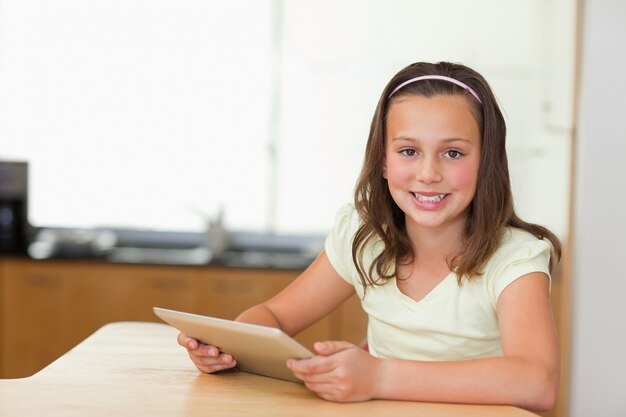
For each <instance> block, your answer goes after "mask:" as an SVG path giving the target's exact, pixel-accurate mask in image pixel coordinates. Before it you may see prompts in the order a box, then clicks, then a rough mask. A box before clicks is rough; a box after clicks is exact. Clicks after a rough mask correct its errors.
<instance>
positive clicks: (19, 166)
mask: <svg viewBox="0 0 626 417" xmlns="http://www.w3.org/2000/svg"><path fill="white" fill-rule="evenodd" d="M28 231H29V224H28V164H27V163H26V162H9V161H0V254H18V253H19V254H21V253H26V249H27V245H28V233H29V232H28Z"/></svg>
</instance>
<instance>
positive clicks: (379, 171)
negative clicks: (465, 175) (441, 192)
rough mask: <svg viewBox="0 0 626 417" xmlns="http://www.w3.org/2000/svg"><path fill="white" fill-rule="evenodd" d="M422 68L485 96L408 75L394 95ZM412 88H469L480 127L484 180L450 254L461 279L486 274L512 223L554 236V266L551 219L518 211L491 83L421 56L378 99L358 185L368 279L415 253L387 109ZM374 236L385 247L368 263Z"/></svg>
mask: <svg viewBox="0 0 626 417" xmlns="http://www.w3.org/2000/svg"><path fill="white" fill-rule="evenodd" d="M422 75H443V76H447V77H451V78H454V79H456V80H458V81H461V82H462V83H464V84H466V85H468V86H469V87H470V88H471V89H472V90H474V91H475V92H476V93H477V95H478V97H480V100H481V102H482V104H481V102H479V101H478V100H476V98H474V97H473V96H471V95H470V93H469V92H468V91H467V90H465V89H464V88H462V87H459V86H457V85H455V84H453V83H450V82H447V81H442V80H436V79H429V80H422V81H419V82H414V83H410V84H408V85H406V86H404V87H402V88H400V89H399V90H398V91H397V92H396V93H394V95H393V97H392V98H390V97H389V95H390V93H391V92H392V91H393V90H394V89H395V88H396V87H397V86H399V85H400V84H402V83H403V82H405V81H407V80H409V79H411V78H414V77H419V76H422ZM410 94H419V95H423V96H426V97H431V96H436V95H455V94H459V95H465V96H466V97H467V102H468V103H469V105H470V106H471V108H472V111H473V114H474V117H475V118H476V121H477V123H478V127H479V130H480V132H481V155H480V166H479V171H478V183H477V186H476V193H475V195H474V198H473V199H472V202H471V203H470V205H469V207H468V217H467V223H466V225H465V231H464V236H463V239H464V241H463V249H462V252H460V253H458V254H456V255H455V256H454V257H453V258H452V259H449V260H448V263H449V266H450V268H451V269H454V270H455V272H456V274H457V277H458V283H459V285H460V284H461V283H462V280H463V277H466V279H468V280H472V279H473V278H475V277H476V276H479V275H481V274H482V268H483V267H484V265H485V263H486V262H487V260H488V259H489V258H490V257H491V256H492V255H493V253H494V252H495V251H496V249H497V248H498V246H499V244H500V238H501V235H502V231H503V230H504V228H505V227H507V226H510V227H515V228H519V229H523V230H526V231H528V232H530V233H532V234H533V235H534V236H536V237H537V238H538V239H548V240H549V241H550V242H551V243H552V248H553V256H551V258H550V268H552V266H553V263H554V262H553V258H554V257H555V256H556V258H557V260H558V259H560V257H561V245H560V243H559V240H558V238H557V237H556V236H555V235H554V234H553V233H552V232H550V231H549V230H548V229H546V228H545V227H543V226H540V225H536V224H532V223H527V222H525V221H523V220H522V219H520V218H519V217H518V216H517V214H516V213H515V209H514V207H513V196H512V193H511V183H510V179H509V168H508V161H507V156H506V148H505V139H506V125H505V122H504V118H503V117H502V112H501V111H500V108H499V106H498V103H497V100H496V98H495V96H494V94H493V92H492V91H491V88H490V87H489V84H487V81H486V80H485V79H484V78H483V77H482V76H481V75H480V74H478V73H477V72H476V71H474V70H472V69H471V68H468V67H466V66H464V65H460V64H453V63H449V62H439V63H436V64H432V63H425V62H418V63H415V64H412V65H409V66H408V67H406V68H404V69H402V70H401V71H400V72H398V73H397V74H396V75H395V76H394V77H393V78H392V79H391V80H390V81H389V83H388V84H387V86H386V87H385V89H384V90H383V92H382V95H381V97H380V100H379V101H378V105H377V106H376V111H375V113H374V118H373V120H372V125H371V127H370V133H369V138H368V141H367V147H366V149H365V160H364V162H363V168H362V170H361V174H360V176H359V179H358V181H357V184H356V187H355V193H354V203H355V207H356V209H357V212H358V213H359V216H360V218H361V226H360V227H359V228H358V230H357V232H356V234H355V236H354V240H353V244H352V259H353V261H354V263H355V265H356V268H357V271H358V273H359V277H360V280H361V283H362V284H363V285H364V286H367V285H368V284H369V285H377V284H383V283H384V282H386V281H387V280H388V279H390V278H392V277H393V276H394V275H395V268H394V266H395V263H396V262H397V261H402V262H407V263H410V262H412V261H413V259H414V253H413V251H412V249H411V244H410V241H409V237H408V234H407V231H406V225H405V216H404V212H402V210H401V209H400V208H399V207H398V206H397V205H396V203H395V202H394V200H393V198H392V197H391V194H390V193H389V189H388V186H387V181H386V180H385V179H384V178H383V162H384V159H385V141H386V138H385V131H386V129H385V127H386V122H387V112H388V110H389V106H390V103H391V102H392V101H393V100H394V99H396V98H397V97H402V96H406V95H410ZM376 238H378V239H380V240H381V241H382V243H383V244H384V250H383V251H382V252H381V253H380V254H379V255H378V256H377V257H376V258H374V261H373V262H372V264H371V265H370V266H369V268H367V270H366V267H365V265H364V261H363V253H364V251H365V250H366V247H367V246H368V243H370V242H371V241H372V240H374V239H376ZM375 276H376V277H377V278H374V277H375Z"/></svg>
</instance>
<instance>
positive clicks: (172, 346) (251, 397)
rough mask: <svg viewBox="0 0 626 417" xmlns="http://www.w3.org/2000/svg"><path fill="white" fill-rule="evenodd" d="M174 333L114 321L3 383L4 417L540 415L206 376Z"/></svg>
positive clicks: (241, 376)
mask: <svg viewBox="0 0 626 417" xmlns="http://www.w3.org/2000/svg"><path fill="white" fill-rule="evenodd" d="M176 335H177V331H176V330H175V329H173V328H171V327H169V326H166V325H164V324H156V323H143V322H119V323H112V324H108V325H106V326H104V327H102V328H100V329H99V330H98V331H97V332H96V333H94V334H93V335H91V336H90V337H88V338H87V339H86V340H85V341H83V342H82V343H81V344H79V345H78V346H76V347H75V348H74V349H72V350H71V351H69V352H68V353H66V354H65V355H64V356H62V357H61V358H59V359H58V360H57V361H55V362H54V363H52V364H51V365H50V366H48V367H47V368H45V369H43V370H42V371H40V372H38V373H37V374H35V375H33V376H32V377H29V378H24V379H14V380H0V416H2V417H5V416H7V417H8V416H11V417H15V416H19V417H30V416H37V417H41V416H45V417H53V416H63V417H68V416H81V417H83V416H107V417H108V416H120V415H122V416H133V417H139V416H168V417H170V416H196V415H197V416H201V415H202V416H245V417H249V416H272V417H280V416H289V417H292V416H315V417H320V416H333V415H336V416H346V417H350V416H358V417H363V416H368V417H376V416H384V417H389V416H393V417H402V416H412V417H419V416H429V417H443V416H463V417H490V416H494V417H496V416H497V417H518V416H519V417H522V416H526V417H530V416H535V414H533V413H530V412H528V411H525V410H521V409H518V408H515V407H500V406H474V405H452V404H429V403H417V402H402V401H369V402H363V403H352V404H337V403H332V402H328V401H325V400H322V399H320V398H318V397H316V396H315V395H314V394H312V393H311V392H309V391H308V390H307V389H306V388H305V387H304V386H302V385H299V384H294V383H291V382H285V381H280V380H275V379H271V378H265V377H261V376H257V375H251V374H247V373H244V372H237V371H235V372H229V373H225V374H221V375H205V374H201V373H199V372H198V371H197V370H196V369H195V367H194V366H193V365H192V363H191V361H190V360H189V359H188V357H187V354H186V352H185V351H184V349H183V348H181V347H180V346H178V345H177V343H176ZM41 343H42V344H45V343H46V341H45V340H41Z"/></svg>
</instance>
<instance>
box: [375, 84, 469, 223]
mask: <svg viewBox="0 0 626 417" xmlns="http://www.w3.org/2000/svg"><path fill="white" fill-rule="evenodd" d="M467 100H468V99H467V98H466V97H464V96H461V95H438V96H433V97H425V96H421V95H417V94H412V95H407V96H401V97H398V98H396V99H394V101H393V102H392V104H391V106H390V108H389V111H388V114H387V126H386V143H385V160H384V166H383V177H384V178H386V179H387V184H388V186H389V191H390V193H391V196H392V197H393V199H394V201H395V202H396V204H397V205H398V207H400V209H402V211H403V212H404V213H405V217H406V225H407V230H409V231H411V230H420V229H422V230H423V229H424V228H438V229H440V228H442V227H448V226H452V225H455V226H456V227H459V228H460V229H459V230H463V229H462V228H463V227H464V225H465V221H466V218H467V208H468V207H469V204H470V203H471V201H472V198H474V193H475V191H476V183H477V180H478V167H479V162H480V130H479V127H478V124H477V123H476V120H475V119H474V116H473V114H472V109H471V107H470V105H469V103H468V102H467Z"/></svg>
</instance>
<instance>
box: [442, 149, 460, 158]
mask: <svg viewBox="0 0 626 417" xmlns="http://www.w3.org/2000/svg"><path fill="white" fill-rule="evenodd" d="M444 155H447V156H448V158H450V159H459V158H460V157H462V156H463V154H462V153H461V152H459V151H457V150H456V149H450V150H449V151H447V152H446V153H445V154H444Z"/></svg>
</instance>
